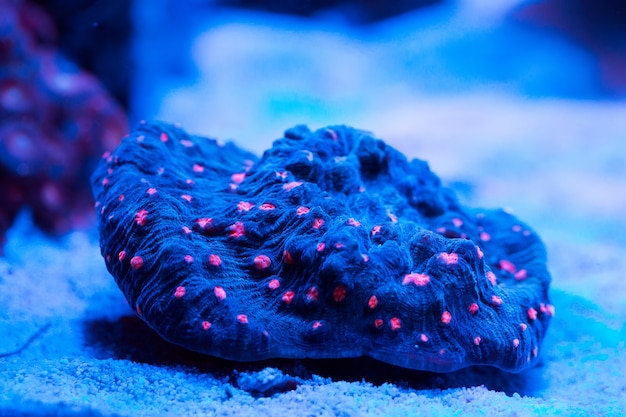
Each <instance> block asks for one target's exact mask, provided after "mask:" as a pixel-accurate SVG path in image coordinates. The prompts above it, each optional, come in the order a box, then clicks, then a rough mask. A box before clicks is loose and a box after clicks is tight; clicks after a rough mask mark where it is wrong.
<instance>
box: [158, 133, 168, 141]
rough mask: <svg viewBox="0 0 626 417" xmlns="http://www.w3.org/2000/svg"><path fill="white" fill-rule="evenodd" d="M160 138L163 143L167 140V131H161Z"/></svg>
mask: <svg viewBox="0 0 626 417" xmlns="http://www.w3.org/2000/svg"><path fill="white" fill-rule="evenodd" d="M160 138H161V142H163V143H165V142H167V139H168V136H167V133H165V132H164V133H161V137H160Z"/></svg>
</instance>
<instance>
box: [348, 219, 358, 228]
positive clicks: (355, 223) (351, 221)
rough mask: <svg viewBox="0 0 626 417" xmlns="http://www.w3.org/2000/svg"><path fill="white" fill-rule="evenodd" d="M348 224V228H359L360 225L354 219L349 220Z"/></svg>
mask: <svg viewBox="0 0 626 417" xmlns="http://www.w3.org/2000/svg"><path fill="white" fill-rule="evenodd" d="M348 224H349V225H350V226H354V227H359V226H360V225H361V222H360V221H358V220H355V219H353V218H350V219H349V220H348Z"/></svg>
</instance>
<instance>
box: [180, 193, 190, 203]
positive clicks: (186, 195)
mask: <svg viewBox="0 0 626 417" xmlns="http://www.w3.org/2000/svg"><path fill="white" fill-rule="evenodd" d="M180 198H182V199H183V200H185V201H186V202H188V203H191V196H190V195H189V194H183V195H181V196H180Z"/></svg>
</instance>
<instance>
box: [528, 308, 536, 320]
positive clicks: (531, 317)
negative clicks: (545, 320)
mask: <svg viewBox="0 0 626 417" xmlns="http://www.w3.org/2000/svg"><path fill="white" fill-rule="evenodd" d="M527 314H528V319H529V320H537V310H535V309H534V308H532V307H531V308H529V309H528V311H527Z"/></svg>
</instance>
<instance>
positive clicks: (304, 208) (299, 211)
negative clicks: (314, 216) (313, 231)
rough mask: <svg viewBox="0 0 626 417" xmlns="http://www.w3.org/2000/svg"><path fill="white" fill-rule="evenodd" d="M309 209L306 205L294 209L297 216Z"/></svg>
mask: <svg viewBox="0 0 626 417" xmlns="http://www.w3.org/2000/svg"><path fill="white" fill-rule="evenodd" d="M309 211H310V209H309V208H308V207H304V206H300V207H298V210H296V214H297V215H298V216H302V215H304V214H307V213H308V212H309Z"/></svg>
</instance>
